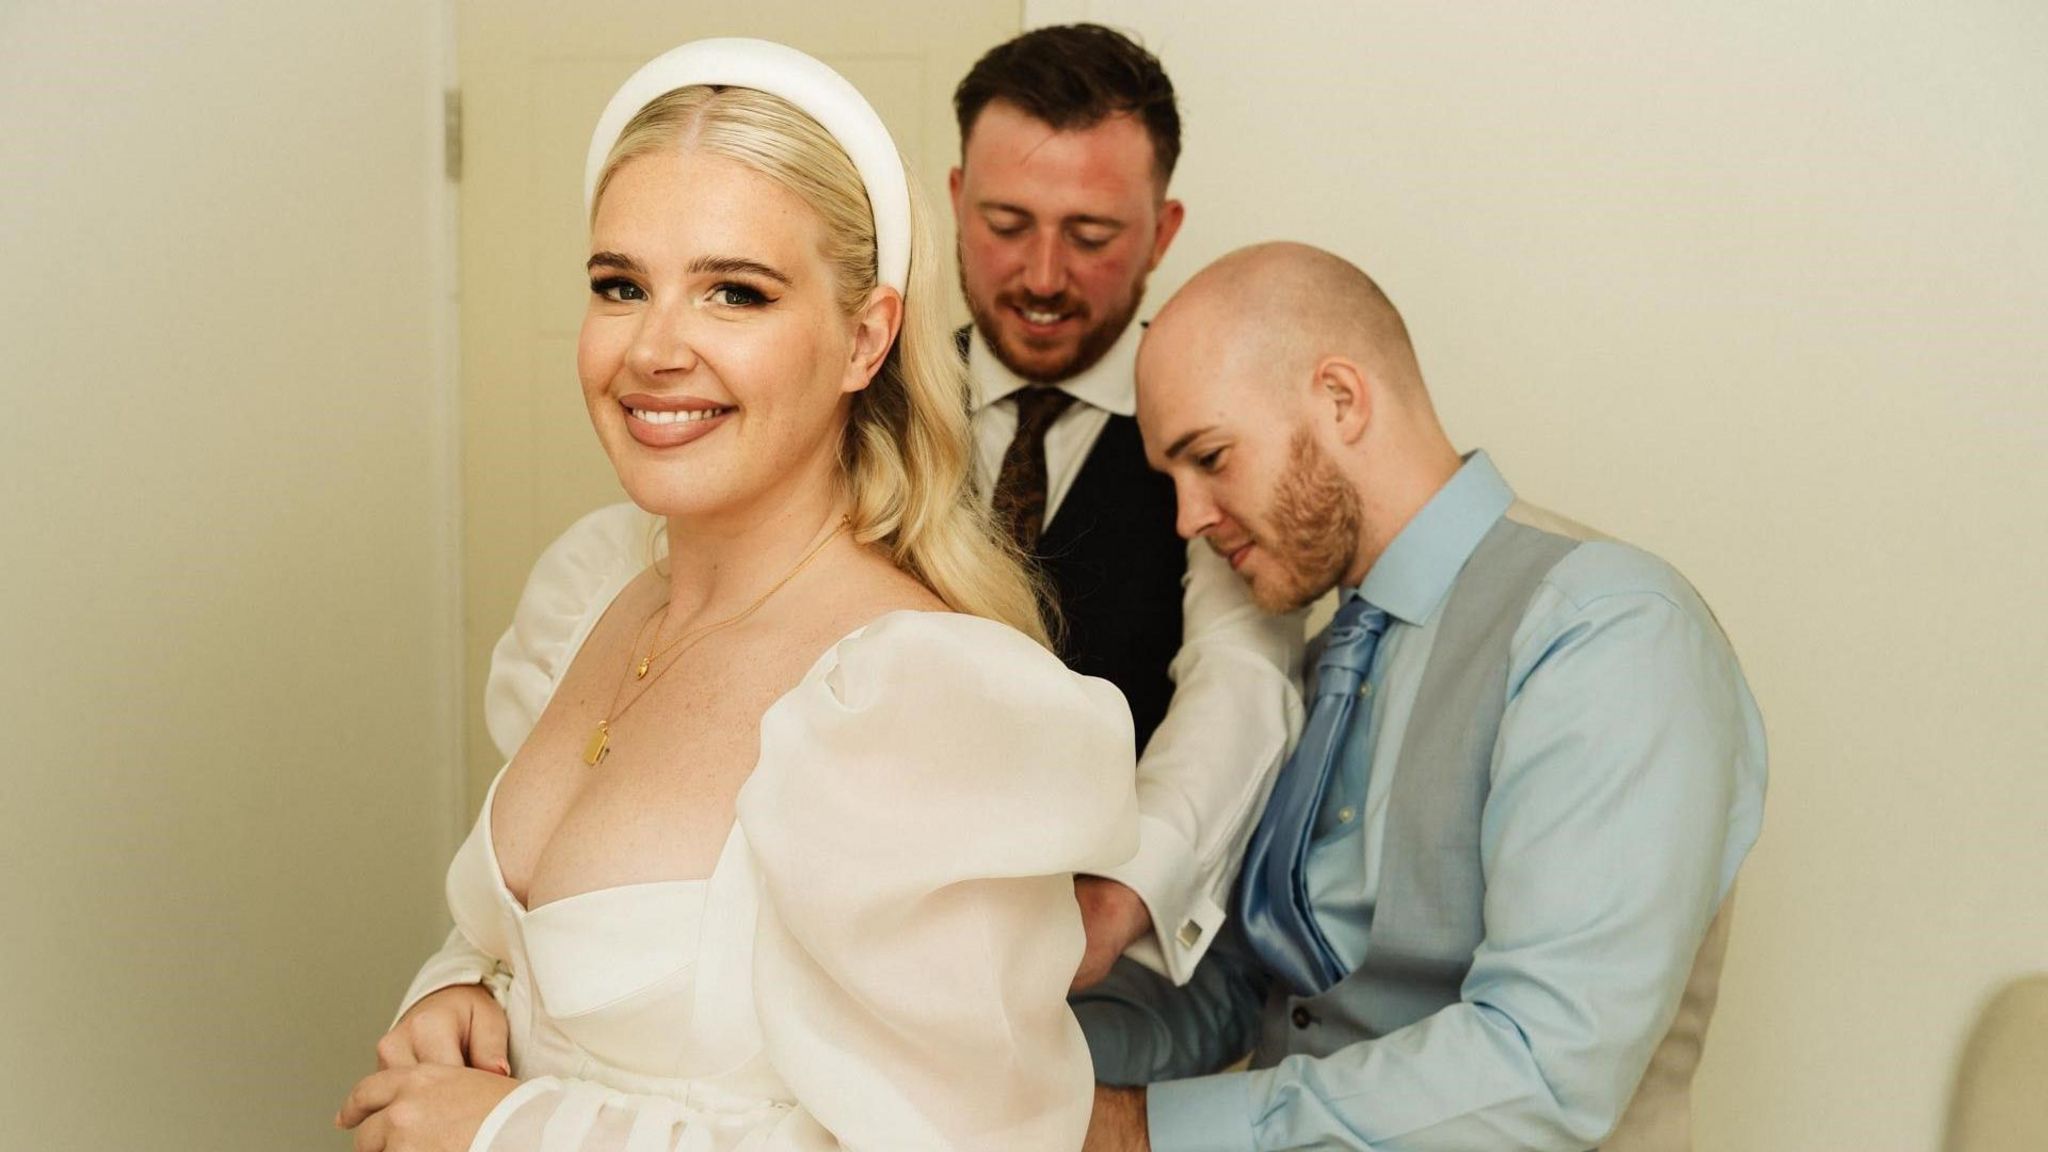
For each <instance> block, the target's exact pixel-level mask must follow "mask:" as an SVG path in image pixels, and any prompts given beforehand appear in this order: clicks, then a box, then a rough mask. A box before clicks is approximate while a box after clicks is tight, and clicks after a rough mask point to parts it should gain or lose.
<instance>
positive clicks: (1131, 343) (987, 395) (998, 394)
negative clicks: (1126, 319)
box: [967, 323, 1144, 416]
mask: <svg viewBox="0 0 2048 1152" xmlns="http://www.w3.org/2000/svg"><path fill="white" fill-rule="evenodd" d="M1143 338H1144V325H1142V324H1136V323H1133V324H1129V325H1126V326H1125V328H1124V332H1123V335H1121V336H1119V337H1117V338H1116V343H1114V344H1112V345H1110V346H1109V351H1107V352H1104V353H1103V354H1102V359H1100V360H1097V361H1096V362H1095V363H1093V364H1091V365H1089V366H1088V370H1087V371H1085V372H1082V373H1081V374H1079V375H1077V376H1069V377H1067V378H1066V379H1065V380H1062V381H1060V382H1059V383H1058V384H1057V385H1055V387H1057V388H1058V389H1059V390H1060V391H1062V392H1065V393H1066V394H1067V395H1069V396H1072V397H1073V398H1074V399H1076V400H1079V401H1081V402H1082V403H1084V404H1090V405H1093V406H1094V407H1097V408H1100V409H1102V410H1104V411H1106V412H1110V413H1113V414H1114V415H1117V416H1129V415H1131V414H1132V413H1134V412H1136V411H1137V410H1138V389H1137V383H1136V380H1137V370H1138V341H1139V340H1141V339H1143ZM967 380H968V388H969V401H970V404H971V407H970V411H974V412H979V411H981V410H982V409H983V408H986V407H988V406H989V405H991V404H994V403H995V402H996V401H998V400H1001V399H1003V398H1004V397H1006V396H1008V395H1010V394H1011V393H1013V392H1017V391H1019V390H1021V389H1024V388H1028V387H1030V386H1031V382H1030V381H1029V380H1026V379H1024V378H1023V377H1022V376H1019V375H1017V374H1016V373H1015V372H1012V371H1010V369H1009V368H1008V367H1007V366H1005V365H1004V364H1003V362H1002V361H1001V360H998V359H996V355H995V353H994V352H991V351H989V347H988V341H987V340H985V339H983V338H982V335H981V329H980V327H978V326H976V327H972V329H971V332H970V335H969V336H968V338H967Z"/></svg>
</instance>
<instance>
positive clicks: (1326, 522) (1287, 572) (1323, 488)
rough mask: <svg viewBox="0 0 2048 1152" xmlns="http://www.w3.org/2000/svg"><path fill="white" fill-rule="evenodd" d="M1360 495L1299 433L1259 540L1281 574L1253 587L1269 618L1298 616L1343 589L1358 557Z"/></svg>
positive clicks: (1256, 581)
mask: <svg viewBox="0 0 2048 1152" xmlns="http://www.w3.org/2000/svg"><path fill="white" fill-rule="evenodd" d="M1362 518H1363V513H1362V511H1361V510H1360V506H1359V499H1358V492H1357V490H1356V489H1354V488H1353V487H1352V486H1351V485H1350V483H1348V482H1347V481H1346V480H1345V479H1344V476H1343V474H1342V473H1340V472H1338V471H1337V469H1336V467H1335V466H1334V465H1332V464H1331V463H1330V460H1329V457H1327V456H1325V455H1324V454H1323V451H1322V449H1321V448H1319V447H1317V446H1316V442H1315V440H1314V439H1313V438H1311V437H1310V435H1309V433H1308V430H1307V429H1305V428H1304V429H1300V430H1298V431H1296V432H1295V434H1294V438H1293V440H1292V442H1291V443H1290V444H1289V446H1288V461H1287V471H1286V472H1285V473H1283V474H1282V475H1281V477H1280V481H1279V483H1278V484H1276V485H1275V486H1274V489H1273V498H1272V502H1271V504H1270V506H1269V507H1268V508H1267V510H1266V514H1265V516H1264V517H1262V519H1264V520H1265V522H1266V530H1265V531H1263V532H1259V533H1256V534H1255V537H1254V538H1255V539H1256V540H1257V541H1258V543H1260V544H1261V545H1262V546H1263V547H1264V548H1265V549H1266V551H1267V552H1268V553H1270V555H1271V558H1272V563H1273V567H1274V568H1276V569H1277V570H1278V574H1277V576H1276V578H1275V579H1273V580H1271V581H1263V580H1260V579H1258V578H1256V575H1255V576H1254V578H1253V579H1252V580H1251V581H1250V590H1251V597H1252V602H1253V603H1255V604H1257V605H1258V606H1259V607H1260V608H1261V609H1263V610H1265V611H1267V612H1273V613H1279V612H1292V611H1294V610H1295V609H1297V608H1302V607H1306V606H1307V605H1308V604H1309V603H1311V602H1312V601H1314V600H1315V599H1316V598H1317V597H1318V596H1321V595H1322V594H1323V593H1325V592H1327V591H1329V590H1330V589H1332V588H1335V587H1336V586H1337V585H1338V584H1340V583H1342V582H1343V580H1344V577H1345V575H1346V574H1347V573H1348V572H1349V571H1350V570H1351V563H1352V560H1353V558H1354V557H1356V556H1357V554H1358V533H1359V525H1360V523H1361V522H1362Z"/></svg>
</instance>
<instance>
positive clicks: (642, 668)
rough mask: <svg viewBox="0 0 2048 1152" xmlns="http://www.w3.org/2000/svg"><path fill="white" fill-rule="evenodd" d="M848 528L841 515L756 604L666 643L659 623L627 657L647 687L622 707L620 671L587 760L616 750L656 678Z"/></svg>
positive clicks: (748, 612)
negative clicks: (616, 727)
mask: <svg viewBox="0 0 2048 1152" xmlns="http://www.w3.org/2000/svg"><path fill="white" fill-rule="evenodd" d="M848 527H849V524H848V523H847V520H846V517H844V516H841V517H840V518H839V523H838V524H835V525H833V527H832V531H830V532H827V533H826V534H825V538H824V539H822V540H820V541H818V542H817V543H816V544H813V545H812V546H811V550H810V551H809V552H806V553H804V556H803V559H801V560H798V561H797V562H796V567H794V568H791V569H790V570H789V571H788V572H787V573H785V574H784V575H783V577H782V579H780V580H777V581H776V582H775V583H774V584H772V585H769V587H768V590H767V591H766V592H763V593H761V594H760V595H759V596H757V597H755V598H754V602H753V603H752V604H749V605H747V606H746V607H745V608H742V609H740V610H739V611H738V612H736V613H734V614H733V615H731V616H728V617H726V618H725V619H723V620H720V621H718V622H717V623H715V624H707V625H705V626H704V627H702V628H699V629H697V630H695V631H690V630H687V629H686V630H685V631H684V632H683V634H682V635H680V636H678V637H676V638H675V639H674V640H671V641H669V642H668V643H667V644H665V645H664V644H662V643H661V627H662V625H656V626H655V629H654V641H653V643H652V644H650V645H649V646H648V649H647V654H646V655H645V656H642V657H640V659H639V661H638V662H637V663H635V662H634V661H633V660H632V658H631V657H630V656H629V657H628V658H627V662H626V668H627V670H629V671H631V672H632V673H633V679H634V680H635V681H636V682H637V681H642V680H645V681H647V686H646V687H644V688H642V689H641V690H640V691H639V692H638V693H637V694H636V695H634V697H633V698H632V699H631V700H628V701H626V704H625V707H623V708H622V707H620V706H619V697H620V696H621V695H623V694H624V693H625V691H626V673H625V672H620V673H619V683H618V685H617V687H615V688H613V689H612V702H611V705H610V706H609V707H607V708H606V709H605V718H604V719H602V720H599V721H598V722H597V728H596V729H595V730H593V731H592V732H591V733H590V739H589V740H587V741H585V742H584V744H583V762H584V763H585V764H588V765H590V766H591V767H593V768H594V767H596V766H597V763H598V762H599V761H600V760H603V759H604V758H605V756H607V755H608V754H610V752H611V750H612V749H611V742H612V725H613V724H614V723H616V722H617V721H618V719H619V717H621V716H624V715H625V714H626V709H627V708H631V707H632V706H633V705H635V704H638V703H639V702H640V700H641V698H642V697H644V696H646V695H647V693H648V692H650V691H652V690H653V689H654V681H655V680H659V679H661V678H662V677H663V676H664V675H666V674H667V673H668V670H669V669H671V668H673V667H675V666H676V665H677V664H680V663H682V661H683V656H684V655H686V654H687V653H688V652H689V651H690V649H691V648H695V647H696V646H697V643H698V642H699V641H701V640H703V639H704V638H705V637H706V636H709V635H711V634H712V633H713V632H716V631H718V630H719V629H721V628H730V627H731V626H733V625H734V624H737V623H739V622H740V621H742V620H745V619H746V618H747V617H749V616H752V615H753V614H754V613H756V612H758V611H760V610H761V606H762V605H763V604H766V603H768V598H769V597H771V596H773V595H775V594H776V593H777V592H780V591H782V586H783V585H785V584H787V583H789V582H790V581H791V580H794V579H796V575H797V573H799V572H801V571H803V570H804V569H805V568H806V567H809V566H810V563H811V561H813V560H815V559H817V558H818V554H819V553H820V552H823V551H824V550H825V545H827V544H830V543H831V542H832V539H833V537H835V536H838V535H839V534H840V533H841V532H844V531H846V529H847V528H848ZM658 611H659V613H660V614H661V617H662V624H666V623H667V621H668V605H667V604H663V605H662V606H661V608H660V609H658ZM653 623H654V616H653V615H649V616H648V618H647V623H646V624H642V625H641V626H640V627H641V629H642V630H643V631H644V630H645V629H646V628H647V625H648V624H653ZM685 642H687V643H685ZM636 646H637V645H636ZM671 652H673V653H674V655H673V656H670V658H669V660H668V663H666V664H663V665H662V666H661V668H660V669H659V670H658V671H656V672H655V673H654V675H653V677H652V678H650V677H649V676H648V675H647V670H648V669H649V668H652V667H653V666H654V662H655V661H656V660H659V659H661V658H662V657H664V656H669V654H670V653H671Z"/></svg>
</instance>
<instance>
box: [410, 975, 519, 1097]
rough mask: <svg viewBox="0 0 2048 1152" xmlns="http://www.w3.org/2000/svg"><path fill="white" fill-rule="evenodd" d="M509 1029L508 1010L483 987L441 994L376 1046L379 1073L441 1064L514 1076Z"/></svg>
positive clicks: (424, 999) (461, 987) (422, 1003)
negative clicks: (508, 1045)
mask: <svg viewBox="0 0 2048 1152" xmlns="http://www.w3.org/2000/svg"><path fill="white" fill-rule="evenodd" d="M505 1028H506V1026H505V1008H504V1006H503V1005H501V1004H499V1003H498V1000H497V997H495V996H492V995H491V994H490V993H489V992H488V991H486V990H485V989H484V987H483V986H482V985H480V984H458V985H456V986H455V987H452V988H443V989H441V990H440V991H438V992H435V993H433V994H431V995H429V996H425V997H422V998H421V1000H420V1002H419V1003H417V1004H415V1005H413V1006H412V1007H411V1008H410V1009H407V1011H406V1013H405V1015H403V1016H401V1017H399V1018H398V1023H396V1024H394V1025H392V1026H391V1031H389V1032H386V1033H385V1034H384V1038H383V1039H381V1040H379V1041H377V1068H378V1069H379V1070H380V1071H382V1070H387V1069H391V1068H410V1067H412V1066H413V1065H415V1064H441V1065H446V1066H448V1067H450V1068H475V1069H478V1070H479V1071H483V1072H494V1073H496V1074H497V1075H499V1076H510V1075H511V1074H512V1065H511V1062H510V1061H508V1060H507V1059H506V1058H505Z"/></svg>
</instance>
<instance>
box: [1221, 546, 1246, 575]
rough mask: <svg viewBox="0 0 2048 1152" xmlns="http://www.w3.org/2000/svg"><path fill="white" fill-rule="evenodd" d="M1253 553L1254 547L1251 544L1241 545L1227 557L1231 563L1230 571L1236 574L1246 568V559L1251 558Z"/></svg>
mask: <svg viewBox="0 0 2048 1152" xmlns="http://www.w3.org/2000/svg"><path fill="white" fill-rule="evenodd" d="M1251 553H1252V546H1251V545H1250V544H1242V545H1239V546H1238V548H1237V549H1236V550H1235V551H1233V552H1231V553H1230V554H1229V556H1228V557H1227V559H1228V560H1229V561H1230V570H1231V571H1232V572H1235V571H1237V570H1238V569H1239V568H1242V567H1244V562H1245V558H1246V557H1248V556H1250V555H1251Z"/></svg>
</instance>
